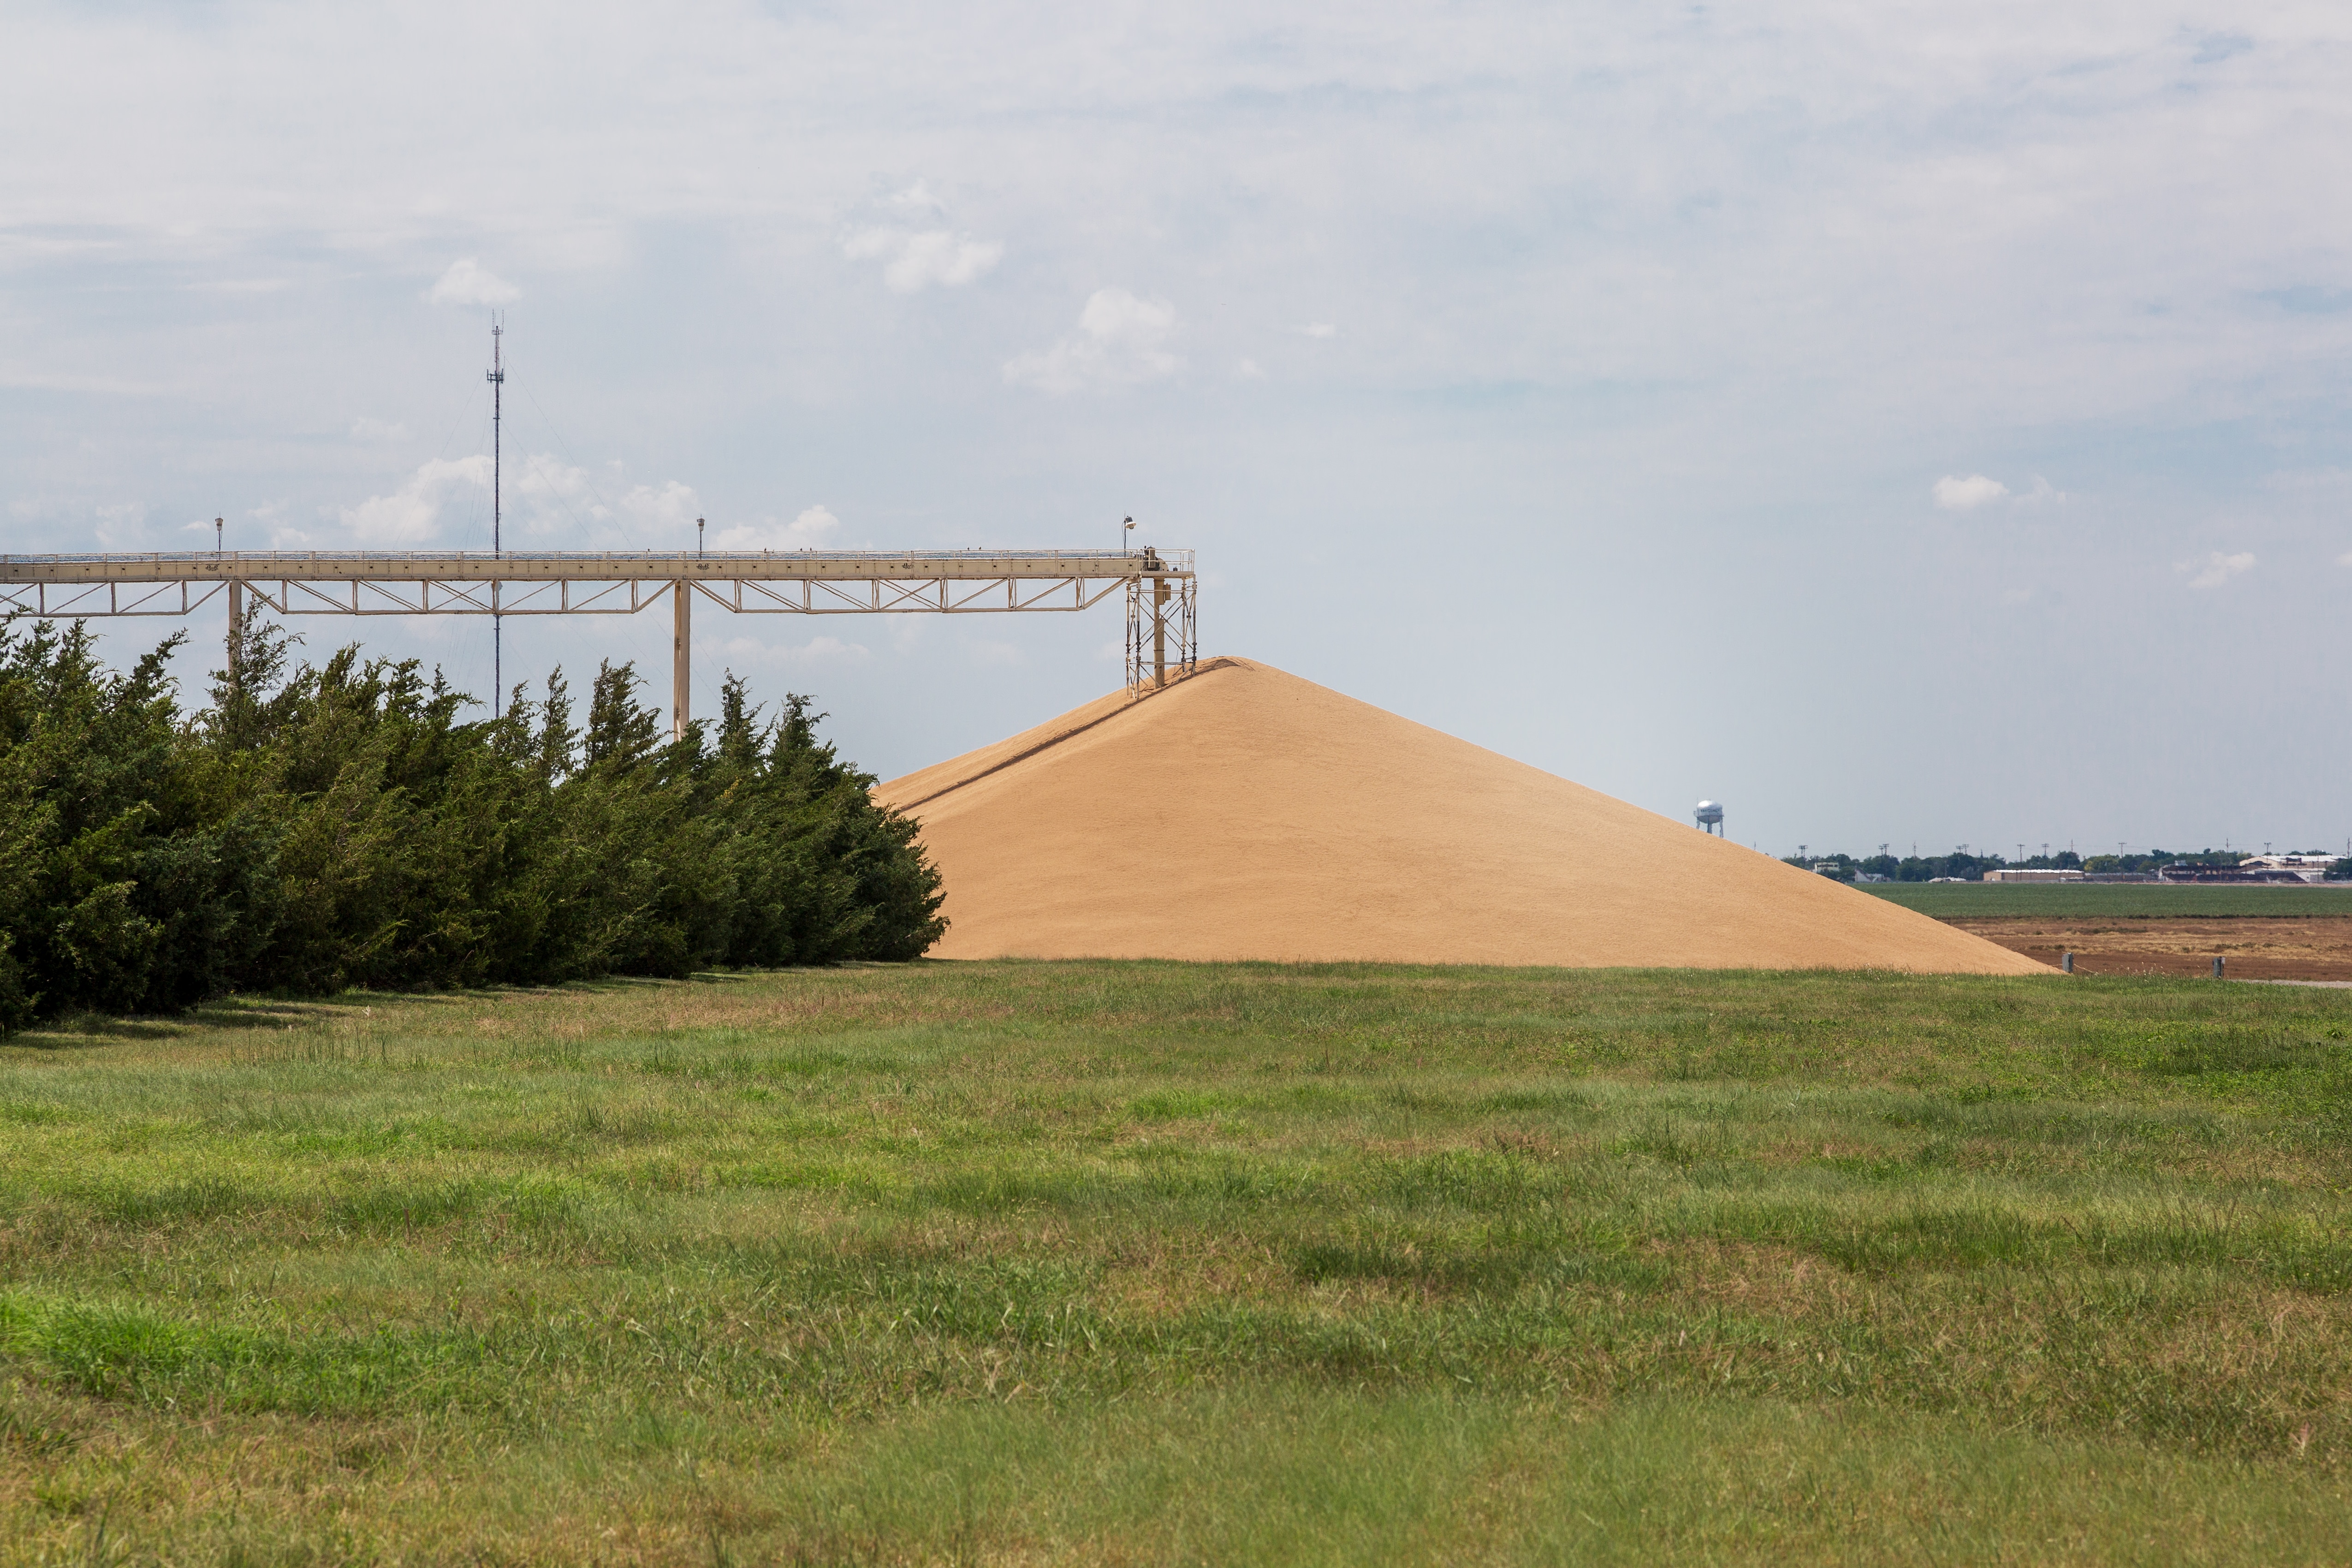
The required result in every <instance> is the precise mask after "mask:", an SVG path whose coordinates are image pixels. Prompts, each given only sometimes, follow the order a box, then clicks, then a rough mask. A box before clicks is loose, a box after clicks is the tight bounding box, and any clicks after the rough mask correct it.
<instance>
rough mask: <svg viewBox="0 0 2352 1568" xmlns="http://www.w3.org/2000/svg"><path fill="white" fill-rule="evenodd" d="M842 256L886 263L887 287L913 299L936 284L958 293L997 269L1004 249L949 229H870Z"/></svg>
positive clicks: (852, 239) (844, 248)
mask: <svg viewBox="0 0 2352 1568" xmlns="http://www.w3.org/2000/svg"><path fill="white" fill-rule="evenodd" d="M916 188H917V189H918V190H919V189H921V187H920V186H918V187H916ZM841 253H842V254H843V255H844V256H846V257H848V258H850V259H851V260H852V261H870V260H874V259H876V258H880V259H881V261H882V282H883V284H884V286H885V287H887V288H888V289H890V290H891V291H892V292H893V293H898V294H912V293H915V292H917V291H918V290H919V289H927V288H929V286H930V285H932V284H934V283H936V284H939V285H940V286H941V287H943V288H948V289H955V288H960V287H961V286H962V285H964V284H966V283H969V282H971V281H972V280H973V279H976V278H978V277H980V276H981V275H982V273H984V272H986V271H987V270H988V269H989V268H992V267H993V266H995V265H996V263H997V261H998V259H999V258H1002V257H1003V255H1004V247H1003V246H1002V245H1000V244H998V243H996V242H995V241H993V240H979V239H974V238H972V237H971V236H970V235H968V234H951V233H950V232H949V231H948V230H946V229H943V228H933V229H921V230H909V229H899V228H869V229H867V230H866V231H865V232H864V233H862V234H856V235H852V236H851V237H849V238H847V239H845V240H844V241H842V245H841Z"/></svg>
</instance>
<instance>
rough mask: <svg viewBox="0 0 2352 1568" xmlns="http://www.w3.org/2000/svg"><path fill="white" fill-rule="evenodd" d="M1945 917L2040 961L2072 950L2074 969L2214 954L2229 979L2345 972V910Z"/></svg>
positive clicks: (2349, 970)
mask: <svg viewBox="0 0 2352 1568" xmlns="http://www.w3.org/2000/svg"><path fill="white" fill-rule="evenodd" d="M1946 923H1947V924H1948V925H1955V926H1958V927H1959V929H1960V930H1962V931H1972V932H1974V933H1975V934H1976V935H1978V936H1980V937H1983V938H1984V939H1986V940H1987V941H1988V942H1998V943H2000V945H2001V946H2002V947H2005V948H2007V949H2009V950H2010V951H2011V952H2018V953H2023V954H2024V955H2025V956H2026V957H2028V958H2032V959H2036V960H2039V961H2040V962H2041V963H2048V964H2053V965H2055V964H2056V963H2057V962H2058V959H2059V955H2060V954H2062V953H2065V952H2072V953H2073V954H2074V970H2075V973H2078V974H2210V973H2212V972H2213V960H2214V958H2215V957H2216V956H2219V957H2221V959H2223V960H2225V961H2226V962H2225V963H2224V965H2223V970H2224V973H2227V974H2228V976H2229V977H2230V978H2231V979H2232V980H2352V918H2344V917H2336V916H2307V917H2289V918H2284V919H2279V918H2264V917H2260V916H2248V917H2242V918H2230V917H2216V918H2210V919H2195V920H2071V921H2069V920H2043V919H2038V918H2035V917H2033V916H2023V917H2019V916H2007V917H1999V918H1989V919H1982V920H1954V921H1947V922H1946Z"/></svg>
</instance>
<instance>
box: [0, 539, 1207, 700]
mask: <svg viewBox="0 0 2352 1568" xmlns="http://www.w3.org/2000/svg"><path fill="white" fill-rule="evenodd" d="M1147 584H1148V586H1147ZM1122 586H1124V587H1125V588H1126V590H1127V610H1128V629H1127V652H1128V669H1127V674H1128V687H1129V689H1130V690H1132V691H1137V692H1140V691H1142V690H1143V689H1145V687H1146V686H1147V685H1148V686H1151V687H1159V686H1164V685H1166V684H1167V681H1168V678H1169V676H1170V674H1171V671H1172V672H1176V673H1182V672H1186V671H1189V670H1190V669H1191V668H1192V664H1193V661H1194V660H1195V659H1196V658H1198V657H1199V647H1198V641H1197V637H1196V614H1195V595H1194V586H1195V583H1194V577H1193V572H1192V552H1191V551H1189V550H1172V551H1163V550H1136V551H1114V550H954V551H922V550H909V551H846V550H803V551H764V550H763V551H717V552H710V553H709V554H705V553H703V552H699V551H679V552H668V551H597V552H590V551H547V552H514V551H508V552H504V553H503V554H485V553H482V552H466V551H342V552H338V551H324V550H320V551H262V552H254V551H226V552H224V551H213V552H187V553H181V554H173V553H156V554H110V555H0V615H34V616H49V617H56V618H80V617H84V616H184V615H188V614H190V613H192V612H194V611H195V610H198V609H201V608H203V607H204V606H205V605H207V604H209V603H210V602H211V601H212V599H213V598H214V596H215V595H222V594H225V595H226V598H227V601H228V616H229V650H230V659H231V669H230V673H231V674H232V675H234V674H235V673H236V670H235V659H236V648H237V646H238V640H239V639H238V634H239V633H240V631H241V630H242V629H243V627H244V625H245V616H246V613H247V596H248V595H250V596H251V598H252V599H253V600H254V601H256V602H257V604H258V605H259V606H260V607H262V608H264V609H267V610H269V611H272V612H274V613H276V614H278V615H280V616H299V615H334V616H580V615H621V616H625V615H635V613H636V612H637V611H639V610H643V609H647V608H649V607H651V606H652V605H656V604H658V603H659V602H660V601H661V600H662V599H663V598H664V597H665V596H667V598H668V599H669V601H670V615H671V637H672V643H671V660H670V664H671V668H670V679H671V683H672V701H671V721H672V725H673V727H674V730H675V731H676V732H677V733H679V734H683V733H684V732H685V731H686V724H687V717H688V684H689V679H690V676H691V672H692V658H691V653H692V643H693V629H694V601H695V600H696V599H698V598H701V599H708V600H709V601H710V602H711V603H712V604H714V605H719V606H720V607H721V608H723V609H727V610H730V611H732V612H735V613H737V614H739V615H794V616H841V615H875V614H884V615H891V614H929V615H950V616H954V615H979V614H1000V615H1001V614H1004V613H1006V612H1023V611H1041V610H1042V611H1054V610H1059V611H1073V610H1084V609H1087V608H1088V607H1090V606H1092V605H1097V604H1099V603H1101V602H1102V600H1103V599H1104V598H1106V597H1108V595H1110V594H1112V593H1113V592H1115V591H1117V590H1118V589H1119V588H1120V587H1122ZM1147 638H1148V640H1149V646H1150V653H1149V656H1148V657H1147V655H1146V652H1145V648H1146V643H1147ZM1171 640H1172V642H1173V644H1174V647H1173V648H1172V650H1171V646H1170V645H1171Z"/></svg>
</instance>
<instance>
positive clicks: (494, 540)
mask: <svg viewBox="0 0 2352 1568" xmlns="http://www.w3.org/2000/svg"><path fill="white" fill-rule="evenodd" d="M506 331H507V313H506V312H505V311H504V310H492V311H491V312H490V368H489V369H488V371H486V372H485V373H484V374H486V375H487V376H488V379H489V383H490V554H491V555H492V556H494V557H496V556H503V555H504V554H505V553H506V540H505V538H504V536H503V534H502V533H501V531H500V527H499V525H500V523H501V522H502V521H503V519H502V517H501V515H500V512H501V507H500V502H501V501H502V500H503V499H504V490H503V488H502V485H501V479H502V476H501V474H500V473H499V462H500V459H501V458H502V456H503V454H502V452H501V450H500V437H501V435H502V432H501V430H500V428H499V424H500V421H501V419H502V417H503V416H504V414H505V412H506V411H505V408H504V406H503V405H504V403H505V394H506V389H507V364H506V359H505V356H504V355H503V354H502V353H500V345H499V339H500V338H502V337H504V336H506ZM498 594H499V585H498V584H496V583H492V584H490V711H491V713H492V714H494V715H496V716H498V717H499V718H504V717H505V716H506V710H507V688H506V664H505V658H504V657H503V656H504V654H505V652H506V650H505V648H504V647H502V646H501V645H500V638H499V631H500V628H499V611H498V604H499V598H498Z"/></svg>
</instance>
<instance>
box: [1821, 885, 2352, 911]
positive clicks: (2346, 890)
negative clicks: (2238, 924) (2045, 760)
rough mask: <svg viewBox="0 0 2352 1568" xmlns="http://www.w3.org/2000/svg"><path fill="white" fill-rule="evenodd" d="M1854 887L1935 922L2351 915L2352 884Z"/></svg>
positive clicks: (1858, 890)
mask: <svg viewBox="0 0 2352 1568" xmlns="http://www.w3.org/2000/svg"><path fill="white" fill-rule="evenodd" d="M1854 890H1855V891H1857V892H1863V893H1868V894H1870V895H1871V896H1872V897H1874V898H1880V899H1885V900H1887V901H1888V902H1889V903H1895V904H1901V905H1902V906H1903V907H1904V908H1905V909H1906V910H1918V911H1919V912H1920V913H1921V914H1923V915H1933V916H1935V917H1936V918H1937V920H1955V919H1958V920H1968V919H1981V918H1986V917H1990V916H1997V915H2025V916H2040V917H2042V918H2044V919H2049V920H2096V919H2098V918H2099V917H2101V916H2106V917H2108V918H2110V919H2116V920H2148V919H2156V920H2193V919H2195V918H2197V917H2199V916H2200V915H2202V916H2209V917H2212V918H2216V919H2237V918H2242V917H2244V916H2249V915H2256V916H2260V915H2270V916H2307V917H2318V918H2325V919H2335V920H2352V882H2333V883H2324V884H2317V885H2313V886H2307V887H2299V888H2263V887H2237V888H2231V887H2226V886H2224V887H2202V888H2200V887H2196V886H2193V885H2190V886H2182V887H2168V886H2167V885H2165V884H2164V883H2161V882H2077V883H2074V884H2072V885H2069V884H2066V883H2063V882H2060V883H2054V884H2046V885H2043V886H2041V887H2036V886H2035V885H2033V884H2032V883H2031V882H1946V883H1942V884H1940V885H1935V886H1931V885H1929V884H1928V883H1926V882H1859V883H1856V884H1855V885H1854Z"/></svg>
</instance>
